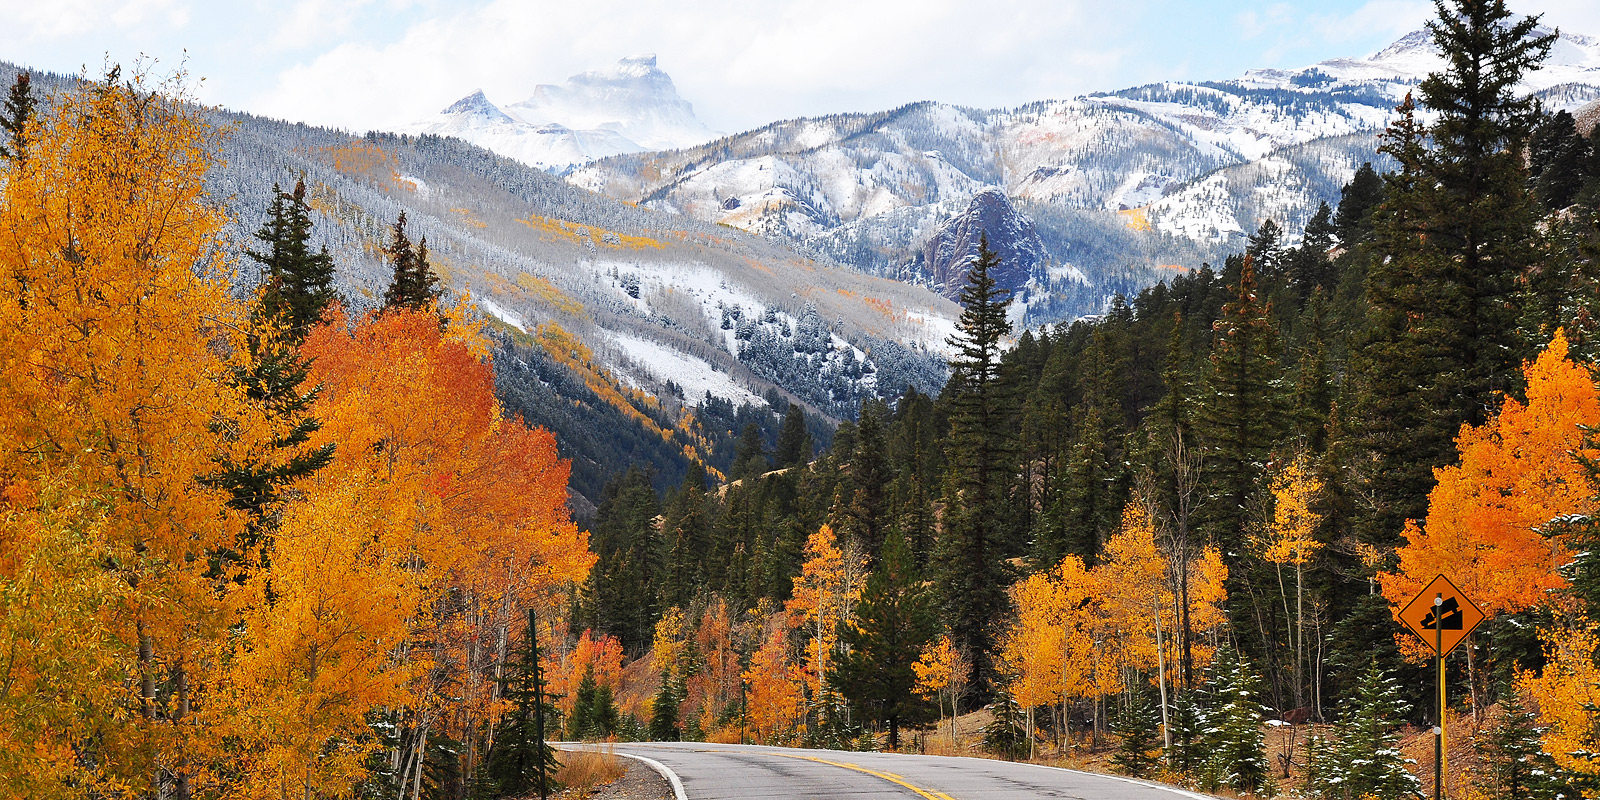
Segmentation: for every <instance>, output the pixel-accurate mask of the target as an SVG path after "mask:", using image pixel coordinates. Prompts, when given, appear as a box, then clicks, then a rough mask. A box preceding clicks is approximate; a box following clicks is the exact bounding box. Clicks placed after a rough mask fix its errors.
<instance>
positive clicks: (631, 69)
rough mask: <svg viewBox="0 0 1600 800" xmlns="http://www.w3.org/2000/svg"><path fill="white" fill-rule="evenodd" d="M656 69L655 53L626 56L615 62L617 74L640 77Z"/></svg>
mask: <svg viewBox="0 0 1600 800" xmlns="http://www.w3.org/2000/svg"><path fill="white" fill-rule="evenodd" d="M657 71H658V70H657V69H656V54H655V53H642V54H640V55H636V56H628V57H627V58H624V59H622V60H621V61H618V62H617V74H618V75H623V76H627V77H633V78H642V77H644V76H646V75H649V74H650V73H652V72H657ZM663 74H664V73H663Z"/></svg>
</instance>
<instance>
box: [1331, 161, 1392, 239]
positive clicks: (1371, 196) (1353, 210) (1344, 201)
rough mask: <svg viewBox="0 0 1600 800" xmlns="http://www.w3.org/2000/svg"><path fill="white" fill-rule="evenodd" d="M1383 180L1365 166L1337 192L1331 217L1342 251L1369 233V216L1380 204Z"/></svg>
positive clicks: (1370, 167)
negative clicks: (1337, 207) (1337, 201)
mask: <svg viewBox="0 0 1600 800" xmlns="http://www.w3.org/2000/svg"><path fill="white" fill-rule="evenodd" d="M1383 192H1384V190H1383V178H1381V177H1379V176H1378V171H1377V170H1375V169H1373V168H1372V162H1370V161H1369V162H1366V163H1364V164H1362V165H1361V168H1360V169H1358V170H1356V174H1355V177H1353V178H1351V179H1350V182H1349V183H1347V184H1345V185H1344V188H1343V189H1341V190H1340V191H1339V209H1338V211H1337V212H1335V214H1334V217H1333V227H1334V233H1335V234H1336V235H1337V236H1338V237H1339V243H1340V244H1342V245H1344V247H1345V249H1346V250H1349V249H1352V248H1354V247H1355V246H1356V245H1358V244H1360V243H1362V242H1363V241H1365V240H1366V239H1367V237H1368V236H1369V235H1370V234H1371V232H1372V212H1373V210H1374V209H1376V208H1377V207H1378V204H1379V203H1381V202H1383Z"/></svg>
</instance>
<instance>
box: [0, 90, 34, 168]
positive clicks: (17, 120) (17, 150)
mask: <svg viewBox="0 0 1600 800" xmlns="http://www.w3.org/2000/svg"><path fill="white" fill-rule="evenodd" d="M33 114H34V99H33V79H32V77H30V76H29V74H28V73H27V72H26V71H24V72H18V73H17V80H16V82H14V83H12V84H11V92H10V93H9V94H8V95H7V96H6V102H5V105H4V113H0V133H3V135H4V136H5V137H6V140H4V141H0V158H22V157H23V154H24V151H25V149H26V147H27V142H26V141H24V137H25V135H26V132H27V127H28V120H30V119H32V118H33Z"/></svg>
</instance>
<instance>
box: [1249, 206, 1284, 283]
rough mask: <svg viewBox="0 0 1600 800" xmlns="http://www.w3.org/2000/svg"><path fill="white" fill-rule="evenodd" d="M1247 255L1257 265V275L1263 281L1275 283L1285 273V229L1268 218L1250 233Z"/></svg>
mask: <svg viewBox="0 0 1600 800" xmlns="http://www.w3.org/2000/svg"><path fill="white" fill-rule="evenodd" d="M1245 255H1248V256H1250V263H1251V265H1253V266H1254V267H1255V270H1256V276H1257V277H1258V278H1259V279H1260V280H1261V281H1262V282H1263V283H1274V282H1276V281H1277V280H1278V278H1280V277H1282V273H1283V257H1284V252H1283V229H1282V228H1280V227H1278V223H1276V222H1273V221H1272V220H1270V219H1268V220H1266V221H1265V222H1262V223H1261V226H1260V227H1258V228H1256V232H1255V233H1252V234H1250V238H1249V243H1248V245H1247V246H1246V247H1245Z"/></svg>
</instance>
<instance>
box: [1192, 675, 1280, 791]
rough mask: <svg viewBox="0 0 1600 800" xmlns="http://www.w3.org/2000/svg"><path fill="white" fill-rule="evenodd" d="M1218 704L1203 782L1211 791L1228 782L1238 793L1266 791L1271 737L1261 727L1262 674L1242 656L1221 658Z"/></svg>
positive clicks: (1207, 737)
mask: <svg viewBox="0 0 1600 800" xmlns="http://www.w3.org/2000/svg"><path fill="white" fill-rule="evenodd" d="M1218 658H1219V660H1220V661H1221V664H1220V666H1219V669H1218V673H1217V678H1216V686H1215V688H1213V690H1212V693H1213V697H1214V698H1215V701H1214V702H1215V707H1214V708H1213V710H1212V717H1211V727H1210V728H1208V729H1207V730H1206V732H1205V735H1204V737H1203V738H1204V741H1205V746H1206V750H1207V756H1206V760H1205V762H1204V764H1203V766H1202V768H1201V769H1200V773H1201V781H1200V785H1201V787H1202V788H1204V789H1205V790H1207V791H1214V790H1216V789H1218V788H1221V787H1228V788H1230V789H1233V790H1234V791H1236V792H1251V793H1257V792H1263V790H1266V789H1268V788H1269V787H1270V786H1271V779H1272V776H1271V774H1270V773H1269V766H1268V764H1267V755H1266V739H1265V737H1264V735H1263V734H1262V732H1261V720H1262V717H1263V712H1264V711H1265V709H1264V708H1263V707H1262V705H1261V699H1260V696H1261V689H1260V685H1261V679H1260V678H1259V677H1257V676H1256V674H1255V673H1254V672H1253V671H1252V670H1251V668H1250V663H1249V662H1248V661H1246V660H1245V659H1244V658H1243V657H1242V656H1237V655H1234V654H1231V653H1225V654H1223V655H1221V656H1219V657H1218Z"/></svg>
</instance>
